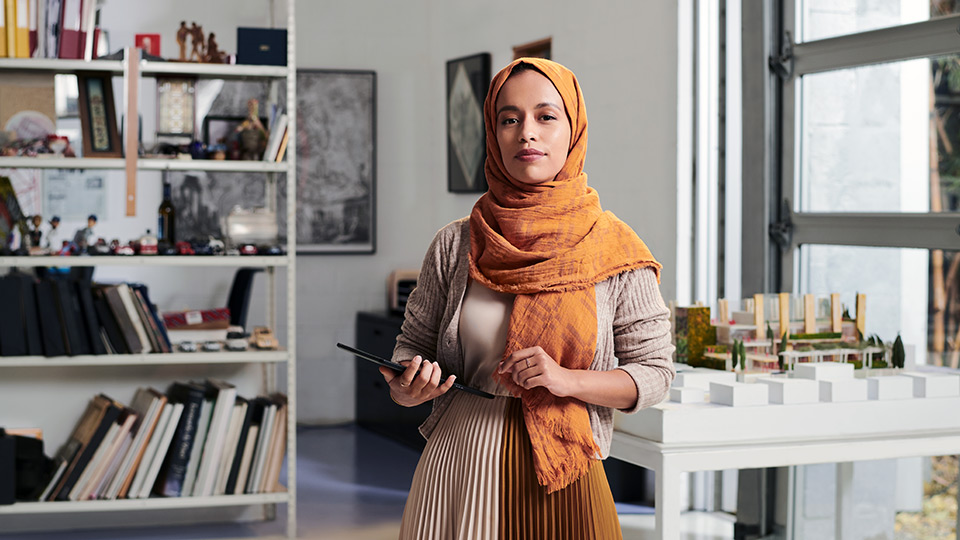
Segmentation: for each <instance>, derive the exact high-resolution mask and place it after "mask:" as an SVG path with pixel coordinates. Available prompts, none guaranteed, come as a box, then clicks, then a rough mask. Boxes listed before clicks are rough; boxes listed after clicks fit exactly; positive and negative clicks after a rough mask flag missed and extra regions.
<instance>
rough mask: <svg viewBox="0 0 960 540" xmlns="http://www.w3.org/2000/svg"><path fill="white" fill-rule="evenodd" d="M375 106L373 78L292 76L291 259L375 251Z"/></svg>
mask: <svg viewBox="0 0 960 540" xmlns="http://www.w3.org/2000/svg"><path fill="white" fill-rule="evenodd" d="M376 103H377V74H376V73H375V72H373V71H354V70H313V69H301V70H297V253H298V254H320V253H339V254H355V253H373V252H374V251H375V250H376V234H375V233H376V172H377V171H376V164H377V155H376V140H377V129H376V123H377V116H376ZM279 187H280V189H281V190H282V186H279ZM281 192H282V191H281ZM281 208H282V206H281Z"/></svg>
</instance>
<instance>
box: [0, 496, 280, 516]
mask: <svg viewBox="0 0 960 540" xmlns="http://www.w3.org/2000/svg"><path fill="white" fill-rule="evenodd" d="M288 502H290V496H289V494H287V493H261V494H256V495H219V496H215V497H163V498H161V497H152V498H149V499H123V500H116V501H57V502H18V503H16V504H11V505H9V506H0V516H2V515H4V514H61V513H66V512H106V511H110V512H115V511H122V510H174V509H178V508H216V507H224V506H252V505H255V504H286V503H288Z"/></svg>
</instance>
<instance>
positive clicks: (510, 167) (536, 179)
mask: <svg viewBox="0 0 960 540" xmlns="http://www.w3.org/2000/svg"><path fill="white" fill-rule="evenodd" d="M496 121H497V126H496V133H497V144H498V145H499V146H500V155H501V156H502V158H503V164H504V165H505V166H506V168H507V172H508V173H510V176H512V177H513V178H515V179H517V180H518V181H520V182H523V183H524V184H542V183H543V182H549V181H550V180H553V179H554V178H555V177H556V176H557V173H559V172H560V169H562V168H563V164H564V162H565V161H566V160H567V152H568V151H569V150H570V122H569V121H568V120H567V112H566V109H565V108H564V106H563V99H561V97H560V92H558V91H557V89H556V88H555V87H554V86H553V83H551V82H550V79H548V78H546V77H544V76H543V75H541V74H540V73H538V72H536V71H532V70H528V71H521V72H520V73H517V74H516V75H511V76H510V78H509V79H507V82H505V83H503V86H501V87H500V94H498V95H497V120H496Z"/></svg>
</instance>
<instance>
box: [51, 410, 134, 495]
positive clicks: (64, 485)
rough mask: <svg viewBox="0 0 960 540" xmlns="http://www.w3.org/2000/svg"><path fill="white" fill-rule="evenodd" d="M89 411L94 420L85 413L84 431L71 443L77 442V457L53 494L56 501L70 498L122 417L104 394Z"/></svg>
mask: <svg viewBox="0 0 960 540" xmlns="http://www.w3.org/2000/svg"><path fill="white" fill-rule="evenodd" d="M87 410H88V412H89V413H90V417H91V418H92V420H89V419H88V418H86V413H85V417H84V418H82V419H81V422H80V424H78V428H82V429H81V430H80V431H79V432H78V433H75V435H76V437H74V436H71V439H70V441H74V440H75V441H77V442H78V444H77V446H78V448H77V452H76V454H75V456H74V457H73V458H72V459H71V460H70V462H71V463H70V465H69V466H68V467H67V471H66V472H65V473H64V477H63V479H62V480H61V481H60V485H58V486H57V488H56V490H55V492H54V494H53V497H54V499H55V500H58V501H65V500H67V499H68V498H69V494H70V490H72V489H73V486H74V484H76V482H77V480H78V479H79V478H80V475H81V474H82V473H83V470H84V469H85V468H86V466H87V464H88V463H89V462H90V459H91V458H92V457H93V454H94V453H96V451H97V449H98V448H99V447H100V443H101V442H102V441H103V438H104V436H106V434H107V431H109V429H110V426H111V425H112V424H113V423H114V422H116V420H117V417H118V416H119V415H120V407H118V406H117V405H116V404H115V402H114V401H113V400H112V399H110V398H109V397H107V396H105V395H104V394H98V395H97V396H95V397H94V398H93V400H92V402H91V405H90V406H88V409H87ZM70 441H68V443H67V444H69V443H70Z"/></svg>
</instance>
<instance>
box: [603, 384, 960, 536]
mask: <svg viewBox="0 0 960 540" xmlns="http://www.w3.org/2000/svg"><path fill="white" fill-rule="evenodd" d="M915 401H920V400H906V401H904V402H903V403H904V404H906V403H910V402H915ZM764 408H765V407H744V408H738V409H737V411H736V412H737V414H738V415H740V416H741V419H740V421H741V422H747V423H748V425H749V422H750V416H751V412H750V409H756V410H760V409H764ZM953 410H954V411H955V410H956V409H953ZM644 412H645V411H640V413H638V414H643V413H644ZM953 414H955V412H954V413H953ZM908 421H909V418H908V417H907V418H903V422H904V423H907V422H908ZM893 423H896V422H893ZM755 425H756V424H755ZM892 427H894V428H898V426H892ZM899 429H903V431H899V432H898V431H890V432H888V433H881V434H865V435H856V436H838V435H830V436H825V437H816V436H812V437H806V438H804V439H793V440H791V439H787V438H783V439H770V440H759V441H734V442H719V443H714V442H710V441H707V440H703V441H693V442H683V443H661V442H655V441H651V440H649V439H645V438H643V437H639V436H636V435H631V434H628V433H625V432H623V431H614V434H613V442H612V444H611V449H610V455H611V456H614V457H616V458H618V459H622V460H623V461H627V462H629V463H633V464H636V465H640V466H642V467H646V468H648V469H650V470H652V471H654V472H655V474H656V480H655V484H656V489H655V496H656V531H657V535H658V537H659V538H662V539H671V540H672V539H676V538H680V528H679V527H680V523H679V522H680V511H681V508H680V498H681V497H680V489H681V485H680V473H682V472H693V471H710V470H723V469H755V468H764V467H783V466H789V465H810V464H815V463H839V465H838V467H839V470H838V479H837V514H836V515H837V538H851V537H854V536H853V535H851V534H850V533H849V531H848V530H847V529H845V528H844V523H843V521H844V520H843V517H844V515H850V514H849V512H848V510H847V509H849V508H851V507H852V501H850V500H849V499H848V498H847V495H848V494H849V491H850V490H849V489H847V488H849V487H850V485H851V484H852V480H853V477H852V467H851V466H850V463H849V462H853V461H861V460H875V459H890V458H902V457H917V456H942V455H950V454H957V453H960V429H956V428H949V429H939V430H929V431H907V430H908V429H909V427H904V426H899ZM791 511H792V510H791ZM845 533H846V534H845Z"/></svg>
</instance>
